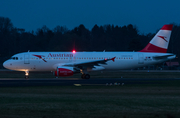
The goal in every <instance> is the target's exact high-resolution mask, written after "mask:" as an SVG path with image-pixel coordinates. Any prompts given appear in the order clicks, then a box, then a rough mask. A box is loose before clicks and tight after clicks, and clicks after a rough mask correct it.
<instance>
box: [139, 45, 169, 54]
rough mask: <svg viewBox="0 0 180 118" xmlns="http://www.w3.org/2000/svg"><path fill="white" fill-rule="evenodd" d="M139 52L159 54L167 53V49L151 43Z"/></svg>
mask: <svg viewBox="0 0 180 118" xmlns="http://www.w3.org/2000/svg"><path fill="white" fill-rule="evenodd" d="M139 52H157V53H166V52H167V49H165V48H160V47H158V46H155V45H153V44H151V43H149V44H148V45H147V46H146V47H145V48H144V49H142V50H141V51H139Z"/></svg>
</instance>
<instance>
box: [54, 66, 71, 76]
mask: <svg viewBox="0 0 180 118" xmlns="http://www.w3.org/2000/svg"><path fill="white" fill-rule="evenodd" d="M73 71H74V68H73V67H66V66H59V67H57V71H55V76H72V75H73V73H74V72H73Z"/></svg>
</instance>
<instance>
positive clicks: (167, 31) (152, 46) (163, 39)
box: [139, 25, 173, 53]
mask: <svg viewBox="0 0 180 118" xmlns="http://www.w3.org/2000/svg"><path fill="white" fill-rule="evenodd" d="M172 28H173V25H164V26H163V27H162V28H161V29H160V30H159V32H158V33H157V34H156V35H155V36H154V37H153V39H152V40H151V41H150V42H149V43H148V45H147V46H146V47H145V48H144V49H142V50H141V51H139V52H157V53H158V52H159V53H166V52H167V48H168V44H169V40H170V36H171V31H172Z"/></svg>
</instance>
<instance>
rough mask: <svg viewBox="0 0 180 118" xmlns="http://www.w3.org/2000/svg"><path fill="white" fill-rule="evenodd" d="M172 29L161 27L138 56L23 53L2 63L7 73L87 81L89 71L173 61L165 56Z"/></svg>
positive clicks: (82, 53)
mask: <svg viewBox="0 0 180 118" xmlns="http://www.w3.org/2000/svg"><path fill="white" fill-rule="evenodd" d="M172 27H173V25H164V26H163V27H162V28H161V29H160V31H159V32H158V33H157V34H156V35H155V36H154V38H153V39H152V40H151V41H150V42H149V44H148V45H147V46H146V47H145V48H144V49H143V50H141V51H139V52H75V51H73V52H24V53H18V54H16V55H14V56H12V57H11V58H10V59H9V60H7V61H5V62H4V63H3V66H4V67H5V68H7V69H10V70H16V71H24V72H25V77H26V78H28V76H29V71H54V72H55V76H71V75H73V74H75V73H82V75H81V78H82V79H89V78H90V75H89V74H88V72H89V71H98V70H104V69H108V70H109V69H132V68H137V67H144V66H147V65H152V64H156V63H161V62H164V61H167V60H170V59H174V58H175V57H176V55H174V54H172V53H166V52H167V48H168V44H169V40H170V35H171V31H172Z"/></svg>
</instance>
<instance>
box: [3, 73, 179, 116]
mask: <svg viewBox="0 0 180 118" xmlns="http://www.w3.org/2000/svg"><path fill="white" fill-rule="evenodd" d="M91 74H92V76H91V77H92V79H93V78H98V77H103V78H112V79H113V78H117V77H118V78H120V77H121V76H123V78H180V74H179V73H178V72H159V73H157V72H106V73H100V72H94V73H91ZM21 76H24V72H14V71H9V72H7V71H0V78H5V77H8V78H12V77H16V78H21ZM79 76H80V74H77V75H74V76H73V77H79ZM30 77H31V78H33V77H34V78H54V76H53V75H52V73H44V72H34V73H33V72H32V74H31V76H30ZM73 77H72V78H73ZM133 81H135V80H132V82H133ZM142 82H143V81H142ZM179 93H180V79H174V80H162V81H161V80H159V81H153V80H149V79H148V82H147V81H146V82H145V84H125V85H124V86H105V85H104V86H83V85H82V86H78V87H77V86H41V87H1V88H0V118H59V117H62V118H178V117H179V116H180V107H179V106H180V94H179Z"/></svg>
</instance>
